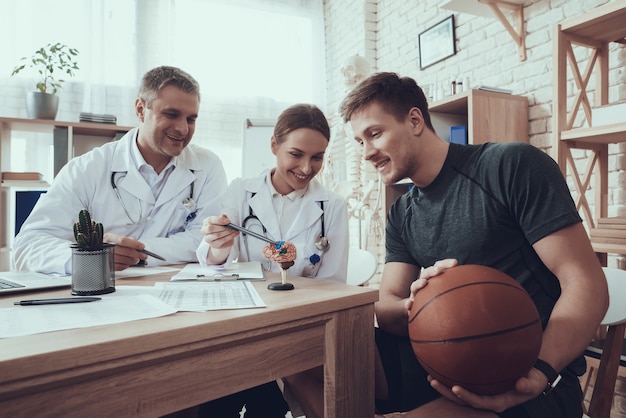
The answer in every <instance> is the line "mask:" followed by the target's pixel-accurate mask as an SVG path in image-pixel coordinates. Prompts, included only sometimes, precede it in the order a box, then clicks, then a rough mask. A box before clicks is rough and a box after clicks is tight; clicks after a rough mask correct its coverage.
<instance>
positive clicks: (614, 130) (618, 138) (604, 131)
mask: <svg viewBox="0 0 626 418" xmlns="http://www.w3.org/2000/svg"><path fill="white" fill-rule="evenodd" d="M561 141H584V142H589V143H592V144H615V143H620V142H626V122H621V123H614V124H611V125H603V126H593V127H590V128H577V129H571V130H569V131H562V132H561Z"/></svg>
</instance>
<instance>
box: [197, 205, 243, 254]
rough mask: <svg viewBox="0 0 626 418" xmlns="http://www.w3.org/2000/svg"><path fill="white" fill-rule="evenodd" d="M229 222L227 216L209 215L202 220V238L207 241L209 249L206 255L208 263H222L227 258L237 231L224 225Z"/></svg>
mask: <svg viewBox="0 0 626 418" xmlns="http://www.w3.org/2000/svg"><path fill="white" fill-rule="evenodd" d="M229 223H230V219H228V216H226V215H224V214H222V215H220V216H209V217H207V218H205V219H204V221H203V222H202V228H201V229H200V232H202V235H203V239H204V240H205V241H206V242H207V243H209V245H210V249H209V253H208V255H207V263H208V264H222V263H224V262H225V261H226V259H227V258H228V254H230V249H231V248H232V247H233V245H235V238H236V237H237V236H238V235H239V231H237V230H234V229H232V228H228V227H226V226H224V225H227V224H229Z"/></svg>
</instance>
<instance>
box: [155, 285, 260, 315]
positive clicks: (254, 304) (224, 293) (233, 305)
mask: <svg viewBox="0 0 626 418" xmlns="http://www.w3.org/2000/svg"><path fill="white" fill-rule="evenodd" d="M154 286H155V287H156V288H160V289H161V293H160V295H159V298H160V299H161V300H162V301H163V302H165V303H168V304H170V305H171V306H173V307H175V308H176V309H178V310H179V311H194V312H203V311H211V310H219V309H242V308H259V307H265V306H266V305H265V302H263V300H262V299H261V296H260V295H259V293H258V292H257V291H256V289H255V288H254V286H253V285H252V283H250V282H249V281H245V280H244V281H224V282H200V283H197V282H165V283H163V282H158V283H155V284H154Z"/></svg>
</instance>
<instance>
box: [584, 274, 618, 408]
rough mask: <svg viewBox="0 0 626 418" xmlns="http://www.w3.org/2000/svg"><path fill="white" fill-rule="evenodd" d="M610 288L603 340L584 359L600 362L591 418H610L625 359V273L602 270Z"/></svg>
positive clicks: (586, 353)
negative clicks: (604, 337)
mask: <svg viewBox="0 0 626 418" xmlns="http://www.w3.org/2000/svg"><path fill="white" fill-rule="evenodd" d="M603 270H604V274H605V276H606V281H607V285H608V288H609V309H608V310H607V312H606V314H605V315H604V318H603V319H602V323H601V325H603V326H607V327H608V329H607V333H606V339H605V340H604V343H603V344H601V348H598V345H599V344H596V343H592V344H591V345H590V346H589V347H588V348H587V350H586V351H585V355H588V356H592V357H595V358H599V359H600V365H599V366H598V372H597V376H596V381H595V383H594V386H593V393H592V395H591V402H590V403H589V410H588V411H586V414H587V416H588V417H590V418H609V416H610V413H611V406H612V404H613V395H614V391H615V382H616V380H617V372H618V369H619V366H620V364H621V365H622V366H626V356H625V355H623V353H622V350H623V347H624V330H625V329H626V304H625V303H624V302H623V301H624V299H625V298H626V270H620V269H616V268H610V267H603Z"/></svg>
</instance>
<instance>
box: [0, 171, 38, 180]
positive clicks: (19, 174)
mask: <svg viewBox="0 0 626 418" xmlns="http://www.w3.org/2000/svg"><path fill="white" fill-rule="evenodd" d="M42 178H43V174H41V173H36V172H34V171H3V172H2V181H4V180H41V179H42Z"/></svg>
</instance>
